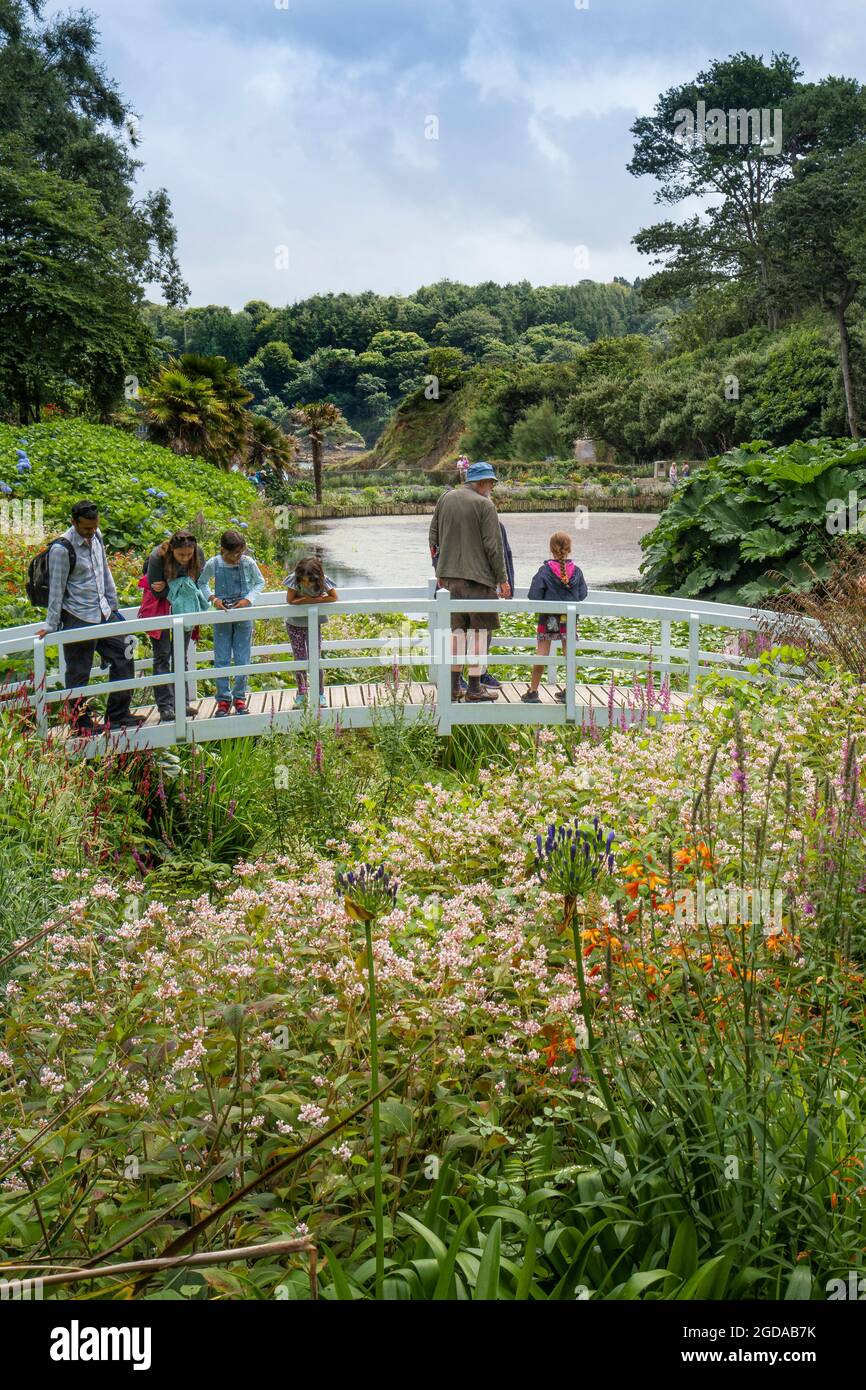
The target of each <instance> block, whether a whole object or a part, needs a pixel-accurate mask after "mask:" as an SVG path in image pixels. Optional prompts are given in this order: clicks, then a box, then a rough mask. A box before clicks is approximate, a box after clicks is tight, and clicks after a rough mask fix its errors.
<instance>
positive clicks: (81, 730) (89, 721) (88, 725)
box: [72, 714, 102, 738]
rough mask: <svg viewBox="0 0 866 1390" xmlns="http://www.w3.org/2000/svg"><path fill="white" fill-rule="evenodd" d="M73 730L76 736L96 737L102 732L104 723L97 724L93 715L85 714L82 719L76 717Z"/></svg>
mask: <svg viewBox="0 0 866 1390" xmlns="http://www.w3.org/2000/svg"><path fill="white" fill-rule="evenodd" d="M72 732H73V734H74V735H75V737H76V738H95V737H96V736H97V734H101V733H102V725H101V724H96V723H95V722H94V720H93V717H92V716H91V715H89V714H83V715H82V716H81V718H80V719H76V720H75V723H74V724H73V725H72Z"/></svg>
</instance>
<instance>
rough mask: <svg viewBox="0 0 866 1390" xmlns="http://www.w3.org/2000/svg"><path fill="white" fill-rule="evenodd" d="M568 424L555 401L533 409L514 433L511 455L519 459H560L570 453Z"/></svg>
mask: <svg viewBox="0 0 866 1390" xmlns="http://www.w3.org/2000/svg"><path fill="white" fill-rule="evenodd" d="M567 434H568V431H567V430H566V428H565V421H564V419H563V417H562V416H561V415H560V414H559V413H558V412H557V409H556V407H555V405H554V404H553V401H551V400H543V401H541V402H539V404H538V405H532V406H530V407H529V409H528V410H527V411H526V412H525V413H524V415H523V416H522V417H521V419H519V420H518V421H517V424H516V425H515V426H514V429H513V430H512V431H511V452H512V454H513V455H514V457H515V458H520V459H529V460H534V459H536V460H537V459H546V458H557V457H558V456H559V455H560V454H561V453H562V452H564V451H565V450H567V448H568V443H567Z"/></svg>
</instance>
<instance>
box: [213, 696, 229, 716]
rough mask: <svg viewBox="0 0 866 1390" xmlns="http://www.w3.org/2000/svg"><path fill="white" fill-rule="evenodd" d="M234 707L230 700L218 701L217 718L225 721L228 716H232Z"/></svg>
mask: <svg viewBox="0 0 866 1390" xmlns="http://www.w3.org/2000/svg"><path fill="white" fill-rule="evenodd" d="M231 711H232V707H231V701H230V700H217V707H216V717H217V719H224V718H225V717H226V715H227V714H231Z"/></svg>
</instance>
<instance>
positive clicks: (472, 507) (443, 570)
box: [429, 461, 511, 703]
mask: <svg viewBox="0 0 866 1390" xmlns="http://www.w3.org/2000/svg"><path fill="white" fill-rule="evenodd" d="M496 482H497V478H496V474H495V472H494V471H493V469H492V467H491V466H490V464H489V463H485V462H483V461H481V462H478V463H473V464H472V465H471V466H470V467H469V469H468V471H467V474H466V482H465V483H464V484H463V485H462V486H460V487H455V488H452V489H451V490H450V491H448V492H446V493H444V494H443V495H442V496H441V497H440V498H439V501H438V502H437V503H436V510H435V511H434V513H433V518H432V520H431V522H430V533H429V541H430V551H431V554H434V555H435V556H436V565H437V575H438V578H439V582H440V584H441V585H442V587H443V588H445V589H447V590H448V592H449V593H450V595H451V597H452V598H454V599H473V598H477V599H495V598H497V597H500V598H511V585H510V584H509V582H508V573H507V570H506V568H505V550H504V547H503V544H502V530H501V526H500V523H499V518H498V516H497V514H496V508H495V507H494V505H493V489H494V487H495V485H496ZM497 590H498V593H497ZM498 627H499V615H498V614H497V613H452V615H451V632H452V639H451V640H452V656H453V665H452V668H451V698H452V700H460V699H462V698H463V691H462V689H461V676H462V674H463V668H464V666H465V665H466V662H467V658H468V660H469V683H468V687H467V690H466V699H467V700H468V701H470V702H472V703H477V702H479V701H487V700H495V699H496V698H497V696H498V691H496V690H491V689H489V688H488V687H486V686H483V685H482V684H481V676H482V675H483V674H484V671H485V670H486V667H487V651H488V646H489V640H490V633H491V632H493V631H495V629H496V628H498Z"/></svg>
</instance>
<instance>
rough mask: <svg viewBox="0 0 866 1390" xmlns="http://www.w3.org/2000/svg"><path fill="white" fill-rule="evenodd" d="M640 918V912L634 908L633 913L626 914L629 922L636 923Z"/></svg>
mask: <svg viewBox="0 0 866 1390" xmlns="http://www.w3.org/2000/svg"><path fill="white" fill-rule="evenodd" d="M639 916H640V913H639V912H638V910H637V908H634V909H633V910H632V911H631V912H627V913H626V914H625V920H626V921H627V922H636V921H637V919H638V917H639Z"/></svg>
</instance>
